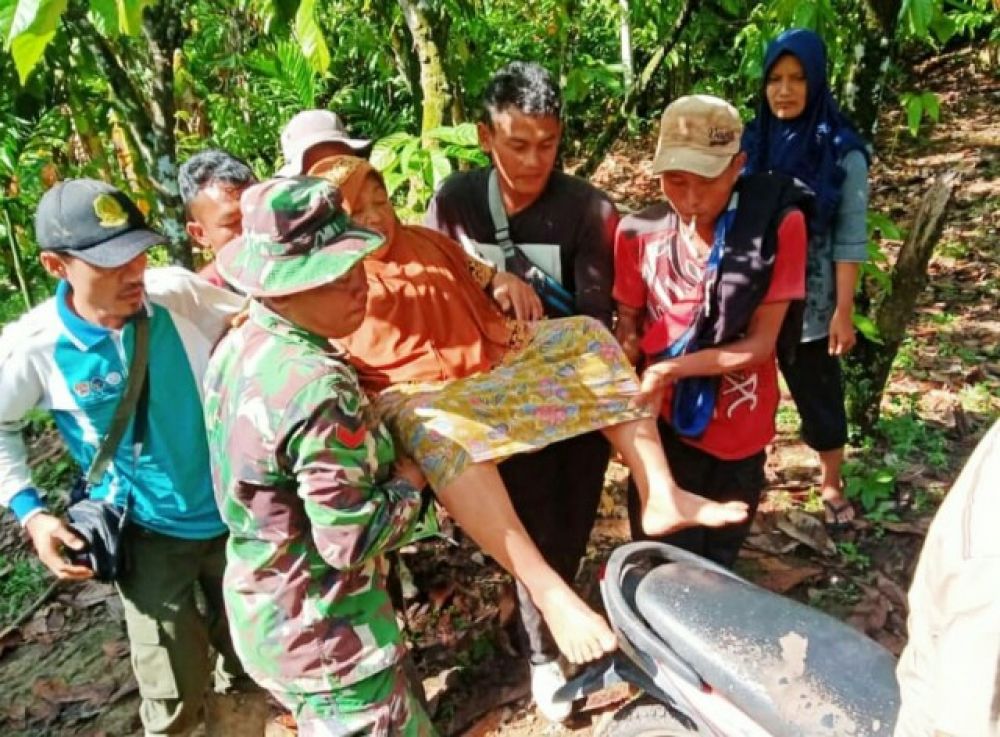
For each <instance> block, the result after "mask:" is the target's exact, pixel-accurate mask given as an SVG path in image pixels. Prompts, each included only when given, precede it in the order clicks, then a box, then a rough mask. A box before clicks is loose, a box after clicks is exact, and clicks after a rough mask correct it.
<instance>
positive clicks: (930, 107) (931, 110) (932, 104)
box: [920, 92, 941, 123]
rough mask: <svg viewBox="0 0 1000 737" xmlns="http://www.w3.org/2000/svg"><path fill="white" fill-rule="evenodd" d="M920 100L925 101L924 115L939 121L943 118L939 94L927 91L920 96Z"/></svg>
mask: <svg viewBox="0 0 1000 737" xmlns="http://www.w3.org/2000/svg"><path fill="white" fill-rule="evenodd" d="M920 100H921V102H922V103H923V108H924V115H925V116H927V117H928V118H930V119H931V120H933V121H934V122H935V123H937V122H938V120H939V119H940V118H941V103H940V102H939V101H938V96H937V95H936V94H934V93H933V92H925V93H924V94H922V95H921V96H920Z"/></svg>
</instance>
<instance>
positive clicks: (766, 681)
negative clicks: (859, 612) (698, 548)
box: [555, 542, 899, 737]
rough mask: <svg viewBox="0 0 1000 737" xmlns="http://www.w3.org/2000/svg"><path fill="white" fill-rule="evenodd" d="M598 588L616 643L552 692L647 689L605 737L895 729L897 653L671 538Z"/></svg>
mask: <svg viewBox="0 0 1000 737" xmlns="http://www.w3.org/2000/svg"><path fill="white" fill-rule="evenodd" d="M601 595H602V597H603V598H604V604H605V608H606V611H607V616H608V620H609V622H610V623H611V626H612V628H613V629H614V631H615V633H616V634H617V636H618V645H619V648H618V650H617V651H616V652H614V653H612V654H610V655H608V656H606V657H605V658H603V659H602V660H599V661H597V662H595V663H593V664H591V665H590V666H587V667H586V668H584V669H583V670H582V671H581V672H580V673H579V674H578V675H577V676H576V677H574V678H573V679H571V680H570V681H569V682H568V683H567V684H566V685H565V686H563V687H562V688H561V689H560V690H559V691H558V692H557V693H556V696H555V698H556V699H557V700H562V701H574V700H576V699H580V698H584V697H586V696H588V695H590V694H592V693H596V692H598V691H600V690H603V689H604V688H607V687H609V686H612V685H615V684H618V683H623V682H624V683H628V684H631V685H632V686H635V687H638V688H639V689H641V691H642V692H643V695H642V696H641V697H639V698H637V699H635V700H633V701H631V702H629V703H628V704H626V705H625V706H624V707H622V708H620V709H619V710H618V711H617V712H615V713H614V715H613V716H612V718H611V721H610V723H608V724H607V726H606V727H605V728H604V730H603V731H602V732H601V737H690V735H706V736H711V737H891V735H892V733H893V729H894V726H895V721H896V714H897V712H898V710H899V690H898V687H897V684H896V678H895V665H896V662H895V658H894V657H893V656H892V654H891V653H890V652H889V651H888V650H886V649H885V648H883V647H882V646H881V645H879V644H878V643H876V642H874V641H873V640H871V639H869V638H867V637H865V636H864V635H863V634H862V633H860V632H858V631H857V630H855V629H854V628H852V627H850V626H848V625H846V624H844V623H842V622H840V621H839V620H836V619H834V618H833V617H830V616H829V615H827V614H824V613H823V612H820V611H819V610H817V609H814V608H812V607H809V606H806V605H804V604H800V603H798V602H796V601H793V600H791V599H788V598H786V597H783V596H780V595H778V594H774V593H772V592H769V591H767V590H765V589H762V588H760V587H758V586H755V585H754V584H752V583H750V582H748V581H746V580H744V579H742V578H740V577H739V576H737V575H736V574H735V573H733V572H732V571H730V570H728V569H726V568H723V567H722V566H719V565H716V564H715V563H712V562H710V561H708V560H706V559H704V558H701V557H700V556H697V555H694V554H692V553H689V552H686V551H684V550H681V549H679V548H676V547H673V546H671V545H665V544H662V543H652V542H638V543H629V544H626V545H623V546H621V547H619V548H617V549H616V550H615V551H614V552H613V553H612V554H611V557H610V558H609V560H608V562H607V564H606V567H605V571H604V574H603V577H602V580H601Z"/></svg>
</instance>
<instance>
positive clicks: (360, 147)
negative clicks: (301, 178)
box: [278, 110, 372, 177]
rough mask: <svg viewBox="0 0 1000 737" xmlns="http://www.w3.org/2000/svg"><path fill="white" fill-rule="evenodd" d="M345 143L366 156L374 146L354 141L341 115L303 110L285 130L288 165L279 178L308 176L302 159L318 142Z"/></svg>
mask: <svg viewBox="0 0 1000 737" xmlns="http://www.w3.org/2000/svg"><path fill="white" fill-rule="evenodd" d="M328 142H329V143H343V144H344V145H346V146H347V147H348V148H350V149H351V150H352V151H355V152H357V153H363V152H364V151H366V150H367V149H368V147H369V146H371V143H372V142H371V141H368V140H366V139H364V138H351V135H350V133H348V132H347V126H346V125H344V122H343V121H342V120H341V119H340V116H339V115H337V114H336V113H333V112H330V111H329V110H303V111H302V112H300V113H298V114H297V115H296V116H295V117H294V118H292V119H291V120H289V121H288V124H287V125H285V128H284V130H282V131H281V156H282V158H283V159H284V160H285V165H284V166H282V167H281V168H280V169H279V170H278V176H279V177H292V176H297V175H299V174H304V173H305V172H304V171H302V157H303V156H304V155H305V153H306V151H308V150H309V149H310V148H312V147H313V146H315V145H316V144H318V143H328Z"/></svg>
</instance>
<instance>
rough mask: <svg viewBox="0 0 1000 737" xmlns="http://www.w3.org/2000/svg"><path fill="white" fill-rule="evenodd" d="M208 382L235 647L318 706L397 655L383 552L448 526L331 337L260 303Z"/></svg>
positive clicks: (400, 650)
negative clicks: (426, 505)
mask: <svg viewBox="0 0 1000 737" xmlns="http://www.w3.org/2000/svg"><path fill="white" fill-rule="evenodd" d="M205 386H206V398H205V414H206V424H207V430H208V438H209V446H210V449H211V455H212V472H213V481H214V484H215V489H216V495H217V498H218V502H219V507H220V509H221V512H222V517H223V520H224V521H225V522H226V524H227V526H228V527H229V530H230V537H229V546H228V551H227V554H228V564H227V568H226V576H225V595H226V608H227V612H228V616H229V620H230V624H231V628H232V633H233V640H234V644H235V647H236V651H237V653H238V655H239V657H240V659H241V660H242V662H243V664H244V665H245V666H246V669H247V672H248V673H250V675H251V676H253V678H254V679H255V680H256V681H258V682H259V683H260V684H261V685H262V686H264V687H266V688H267V689H269V690H270V691H272V692H273V693H274V694H275V695H277V696H278V697H279V698H281V699H282V701H284V702H285V703H286V704H289V705H290V708H291V705H294V704H295V703H297V702H302V703H303V704H305V702H307V701H308V702H309V703H310V704H312V705H311V706H310V707H309V708H311V709H313V711H314V712H315V711H316V709H317V706H316V702H317V700H319V701H322V700H323V699H324V698H326V697H324V696H323V694H336V693H338V692H340V691H342V690H343V689H345V688H350V687H352V686H353V685H354V684H358V683H361V682H362V681H365V680H366V679H369V678H371V677H372V676H374V675H376V674H379V673H383V672H384V671H386V670H389V669H395V667H396V666H397V663H398V662H399V660H400V658H401V657H402V655H403V654H404V652H405V651H404V645H403V642H402V637H401V635H400V632H399V629H398V627H397V624H396V619H395V616H394V612H393V608H392V605H391V603H390V600H389V596H388V594H387V593H386V588H385V575H386V565H385V559H384V557H383V554H384V553H385V552H386V551H388V550H391V549H393V548H398V547H400V546H402V545H405V544H407V543H409V542H411V541H412V540H415V539H418V538H420V537H424V536H427V535H429V534H432V533H434V532H436V529H437V526H436V521H435V519H434V517H433V512H432V511H428V512H426V513H423V514H422V513H421V509H422V508H423V505H422V499H421V494H420V492H419V491H418V490H417V489H415V488H413V487H412V486H411V485H410V484H408V483H406V482H404V481H402V480H400V479H395V478H392V476H391V473H392V464H393V461H394V459H395V455H394V450H393V445H392V441H391V438H390V436H389V434H388V432H387V431H386V429H385V428H384V427H383V426H382V425H381V424H380V423H379V422H378V421H377V420H376V419H375V417H374V414H373V413H372V411H371V407H370V405H369V403H368V401H367V400H366V399H365V397H364V395H363V393H362V392H361V389H360V387H359V386H358V383H357V378H356V375H355V373H354V371H353V369H351V368H350V367H349V366H348V365H347V364H346V363H345V362H344V361H343V359H342V357H341V356H339V355H338V354H336V353H334V351H333V349H332V348H331V346H330V344H329V342H328V341H326V340H324V339H323V338H321V337H319V336H316V335H312V334H310V333H308V332H305V331H304V330H301V329H300V328H297V327H295V326H293V325H291V324H290V323H288V322H286V321H285V320H283V319H282V318H281V317H279V316H278V315H276V314H275V313H273V312H271V311H269V310H268V309H266V308H265V307H263V306H262V305H260V304H259V303H256V302H254V303H253V304H252V306H251V309H250V314H249V318H248V320H247V322H246V323H245V324H244V325H243V326H242V327H240V328H239V329H237V330H234V331H233V332H232V333H230V334H229V335H228V336H227V337H226V338H225V339H224V340H223V342H222V343H221V344H220V345H219V347H218V349H217V350H216V352H215V354H214V355H213V357H212V360H211V363H210V365H209V368H208V373H207V376H206V380H205ZM331 698H332V697H331ZM329 707H330V709H334V710H335V709H336V700H335V699H334V700H333V701H330V705H329ZM293 711H294V709H293ZM394 734H395V733H394Z"/></svg>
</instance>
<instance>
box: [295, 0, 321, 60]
mask: <svg viewBox="0 0 1000 737" xmlns="http://www.w3.org/2000/svg"><path fill="white" fill-rule="evenodd" d="M315 5H316V0H302V2H301V3H300V4H299V9H298V10H297V11H296V13H295V38H296V40H297V41H298V42H299V46H301V47H302V53H303V54H305V57H306V58H307V59H308V60H309V65H310V66H311V67H312V68H313V69H315V70H316V71H317V72H319V73H320V74H326V73H327V70H329V68H330V50H329V49H328V48H327V46H326V39H324V38H323V31H322V29H320V27H319V23H317V22H316V13H315Z"/></svg>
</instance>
